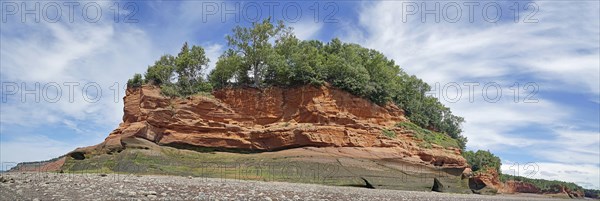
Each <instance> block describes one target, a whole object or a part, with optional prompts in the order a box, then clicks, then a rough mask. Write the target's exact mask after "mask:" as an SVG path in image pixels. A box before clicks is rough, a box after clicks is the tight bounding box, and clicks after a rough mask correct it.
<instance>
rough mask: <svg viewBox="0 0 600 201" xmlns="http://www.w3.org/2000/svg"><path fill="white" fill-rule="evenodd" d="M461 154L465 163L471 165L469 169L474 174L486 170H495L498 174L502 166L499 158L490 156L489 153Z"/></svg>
mask: <svg viewBox="0 0 600 201" xmlns="http://www.w3.org/2000/svg"><path fill="white" fill-rule="evenodd" d="M462 154H463V157H464V158H465V159H467V163H469V165H471V169H472V170H473V171H474V172H477V171H485V170H486V169H487V168H493V169H495V170H496V172H498V173H500V166H501V165H502V163H501V161H500V158H499V157H497V156H496V155H494V154H492V153H491V152H490V151H484V150H477V152H473V151H463V152H462Z"/></svg>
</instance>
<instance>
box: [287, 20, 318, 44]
mask: <svg viewBox="0 0 600 201" xmlns="http://www.w3.org/2000/svg"><path fill="white" fill-rule="evenodd" d="M290 26H291V27H293V28H294V34H295V35H296V37H298V39H300V40H311V39H316V37H317V34H319V32H320V31H321V28H323V23H315V22H314V21H310V20H306V21H300V22H296V23H293V24H290Z"/></svg>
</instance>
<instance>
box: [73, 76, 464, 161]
mask: <svg viewBox="0 0 600 201" xmlns="http://www.w3.org/2000/svg"><path fill="white" fill-rule="evenodd" d="M124 104H125V107H124V116H123V123H121V124H120V125H119V127H118V128H117V129H115V130H114V131H113V132H112V133H110V135H109V136H108V137H107V138H106V140H105V141H104V142H102V143H101V144H99V145H96V146H92V147H86V148H80V149H77V150H75V151H74V152H72V153H71V156H74V157H85V155H86V154H90V153H114V152H119V151H121V150H123V149H124V148H125V147H126V143H125V141H124V139H129V138H142V139H146V140H148V141H151V142H153V143H155V144H158V145H162V146H171V147H177V148H194V147H195V148H197V147H202V148H214V149H216V150H245V151H257V152H262V151H277V150H283V149H290V148H299V147H335V148H345V150H348V149H354V150H353V151H350V152H353V153H354V154H355V155H356V157H359V158H360V157H365V158H369V157H372V156H373V155H377V157H378V158H386V159H402V160H404V161H408V162H411V163H415V164H422V165H427V166H432V167H434V166H435V167H443V168H465V167H467V163H466V161H465V159H464V158H463V157H462V156H461V155H460V150H459V149H457V148H443V147H440V146H434V147H432V148H427V149H425V148H422V147H420V146H419V143H420V141H419V140H417V139H415V138H413V137H412V136H413V135H412V131H410V130H403V129H401V128H397V127H395V126H394V125H395V124H396V123H397V122H402V121H407V119H406V118H405V116H404V114H403V111H402V110H401V109H400V108H398V107H396V106H395V105H393V104H389V105H386V106H378V105H376V104H372V103H371V102H369V101H367V100H365V99H362V98H359V97H356V96H353V95H351V94H349V93H347V92H344V91H341V90H338V89H334V88H331V87H328V86H321V87H314V86H303V87H296V88H286V89H283V88H276V87H271V88H267V89H264V90H259V89H255V88H228V89H223V90H219V91H216V92H214V93H213V94H212V96H193V97H188V98H168V97H165V96H162V95H161V94H160V89H159V88H157V87H154V86H150V85H144V86H142V87H139V88H129V89H127V94H126V96H125V98H124ZM384 129H386V130H390V131H392V132H394V133H396V135H397V137H395V138H390V137H386V136H384V135H382V130H384Z"/></svg>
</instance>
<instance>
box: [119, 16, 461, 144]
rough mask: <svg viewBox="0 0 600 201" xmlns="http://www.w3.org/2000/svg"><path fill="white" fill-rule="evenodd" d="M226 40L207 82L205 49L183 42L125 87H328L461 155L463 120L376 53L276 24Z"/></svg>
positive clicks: (172, 91)
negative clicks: (395, 111)
mask: <svg viewBox="0 0 600 201" xmlns="http://www.w3.org/2000/svg"><path fill="white" fill-rule="evenodd" d="M226 39H227V43H228V46H229V49H228V50H226V51H225V52H224V53H223V55H221V56H220V57H219V60H218V61H217V62H216V67H215V69H214V70H212V71H211V72H210V73H209V74H208V76H207V78H205V76H204V71H205V70H206V69H207V68H208V66H207V64H208V62H209V60H208V58H207V57H206V56H205V52H204V49H203V48H202V47H198V46H192V48H189V47H188V45H187V43H186V44H184V45H183V47H182V49H181V52H180V53H179V54H178V55H177V56H171V55H164V56H162V57H161V58H160V59H159V60H158V61H156V62H155V64H154V65H152V66H149V67H148V70H147V72H146V73H145V75H144V79H142V77H141V75H140V74H136V75H135V76H134V78H133V79H130V80H129V82H128V85H129V86H130V87H137V86H141V85H142V84H144V83H148V84H154V85H158V86H160V87H161V89H162V93H163V94H165V95H168V96H188V95H192V94H196V93H199V92H210V91H211V90H213V88H215V89H218V88H223V87H232V86H249V87H258V88H262V87H268V86H279V87H291V86H299V85H307V84H311V85H321V84H324V83H330V84H331V85H332V86H334V87H337V88H339V89H342V90H345V91H348V92H350V93H352V94H354V95H357V96H360V97H363V98H366V99H369V100H371V101H372V102H373V103H376V104H380V105H383V104H386V103H388V102H393V103H395V104H397V105H398V106H399V107H401V108H402V109H404V110H405V112H406V115H407V117H408V118H409V119H410V120H411V122H413V123H415V124H416V125H418V126H420V127H422V128H427V129H429V130H432V131H436V132H439V133H444V134H446V135H448V136H450V137H451V138H453V139H456V140H458V142H459V143H458V144H459V145H458V146H459V147H460V148H464V146H465V143H466V138H465V137H464V136H462V135H461V132H462V130H461V128H460V124H461V123H462V122H464V119H463V118H462V117H458V116H455V115H453V114H452V112H451V111H450V108H448V107H445V106H444V105H443V104H442V103H440V102H439V100H438V99H437V98H435V97H431V96H427V95H426V94H425V93H426V92H428V91H430V90H431V87H430V86H429V85H428V84H427V83H425V82H424V81H422V80H421V79H419V78H417V77H415V76H414V75H413V76H411V75H408V74H407V73H405V72H404V71H403V70H402V69H401V68H400V67H399V66H398V65H396V64H395V62H394V60H390V59H388V58H386V57H385V56H384V55H383V54H382V53H380V52H378V51H376V50H372V49H368V48H364V47H361V46H360V45H357V44H349V43H343V42H342V41H340V40H339V39H337V38H336V39H333V40H332V41H330V42H327V43H324V42H321V41H317V40H309V41H306V40H300V39H298V38H296V36H295V35H294V33H293V31H292V29H291V28H290V27H286V26H285V25H284V24H283V23H282V22H279V23H278V24H272V23H271V22H270V19H266V20H264V21H262V22H257V23H253V25H252V26H251V27H239V26H238V27H236V28H234V29H233V33H232V34H231V35H229V36H227V38H226Z"/></svg>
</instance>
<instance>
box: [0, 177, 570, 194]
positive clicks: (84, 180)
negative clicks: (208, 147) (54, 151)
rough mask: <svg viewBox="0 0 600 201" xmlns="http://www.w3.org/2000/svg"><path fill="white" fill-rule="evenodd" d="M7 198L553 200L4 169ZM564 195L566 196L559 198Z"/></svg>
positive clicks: (0, 186) (1, 187)
mask: <svg viewBox="0 0 600 201" xmlns="http://www.w3.org/2000/svg"><path fill="white" fill-rule="evenodd" d="M0 194H1V196H0V199H1V200H552V199H550V198H547V197H544V196H541V195H525V194H519V195H496V196H484V195H466V194H449V193H435V192H415V191H399V190H383V189H366V188H358V187H339V186H324V185H317V184H299V183H282V182H262V181H242V180H232V179H219V178H199V177H179V176H155V175H144V176H139V175H120V174H108V175H105V174H60V173H39V172H31V173H18V172H11V173H2V174H1V178H0ZM555 200H563V199H555Z"/></svg>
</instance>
